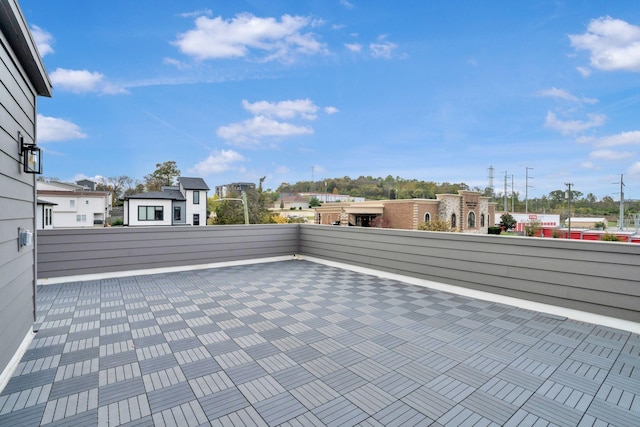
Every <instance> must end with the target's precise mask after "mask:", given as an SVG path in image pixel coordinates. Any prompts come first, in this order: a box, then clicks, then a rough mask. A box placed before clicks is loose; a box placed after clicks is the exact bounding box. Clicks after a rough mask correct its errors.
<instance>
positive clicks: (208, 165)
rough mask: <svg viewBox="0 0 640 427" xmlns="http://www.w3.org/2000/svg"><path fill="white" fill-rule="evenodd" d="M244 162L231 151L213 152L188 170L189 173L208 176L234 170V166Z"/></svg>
mask: <svg viewBox="0 0 640 427" xmlns="http://www.w3.org/2000/svg"><path fill="white" fill-rule="evenodd" d="M243 161H245V158H244V157H243V156H242V155H241V154H240V153H238V152H236V151H233V150H220V151H217V150H216V151H213V152H211V154H210V155H209V157H207V158H206V159H204V160H202V161H201V162H199V163H197V164H196V165H194V166H193V167H192V168H191V169H189V173H195V174H197V175H201V176H202V175H210V174H213V173H221V172H225V171H228V170H232V169H234V168H235V164H236V163H238V162H243Z"/></svg>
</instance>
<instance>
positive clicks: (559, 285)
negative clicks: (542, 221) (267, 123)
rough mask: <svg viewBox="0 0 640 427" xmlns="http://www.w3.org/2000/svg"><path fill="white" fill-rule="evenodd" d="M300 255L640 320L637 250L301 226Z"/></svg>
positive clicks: (616, 245) (620, 245)
mask: <svg viewBox="0 0 640 427" xmlns="http://www.w3.org/2000/svg"><path fill="white" fill-rule="evenodd" d="M300 245H301V253H302V254H304V255H308V256H313V257H317V258H321V259H326V260H331V261H337V262H344V263H347V264H353V265H357V266H360V267H367V268H372V269H377V270H382V271H387V272H390V273H395V274H401V275H405V276H410V277H416V278H420V279H425V280H432V281H436V282H442V283H446V284H451V285H456V286H461V287H466V288H470V289H475V290H481V291H486V292H491V293H496V294H500V295H506V296H512V297H517V298H523V299H528V300H531V301H536V302H542V303H547V304H553V305H557V306H562V307H567V308H574V309H578V310H584V311H588V312H593V313H598V314H604V315H608V316H614V317H620V318H623V319H627V320H632V321H636V322H640V245H634V244H623V243H608V242H580V241H567V240H559V239H541V238H508V237H504V236H488V235H471V234H461V233H429V232H416V231H401V230H384V229H370V228H369V229H368V228H357V227H328V226H314V225H301V226H300Z"/></svg>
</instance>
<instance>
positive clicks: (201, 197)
mask: <svg viewBox="0 0 640 427" xmlns="http://www.w3.org/2000/svg"><path fill="white" fill-rule="evenodd" d="M208 191H209V187H208V186H207V184H206V182H204V180H203V179H202V178H188V177H180V178H178V185H177V186H172V187H162V191H152V192H149V193H141V194H134V195H131V196H128V197H127V198H125V200H124V215H123V216H124V221H123V222H124V225H129V226H148V225H207V192H208Z"/></svg>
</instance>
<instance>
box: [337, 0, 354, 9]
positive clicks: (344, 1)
mask: <svg viewBox="0 0 640 427" xmlns="http://www.w3.org/2000/svg"><path fill="white" fill-rule="evenodd" d="M340 4H341V5H342V6H344V7H346V8H347V9H353V8H354V7H355V6H354V5H353V3H350V2H348V1H347V0H340Z"/></svg>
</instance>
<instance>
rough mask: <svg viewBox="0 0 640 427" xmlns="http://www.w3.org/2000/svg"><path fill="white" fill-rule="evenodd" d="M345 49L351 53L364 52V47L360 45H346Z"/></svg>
mask: <svg viewBox="0 0 640 427" xmlns="http://www.w3.org/2000/svg"><path fill="white" fill-rule="evenodd" d="M344 47H346V48H347V49H349V50H350V51H351V52H360V51H362V45H361V44H360V43H345V44H344Z"/></svg>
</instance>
